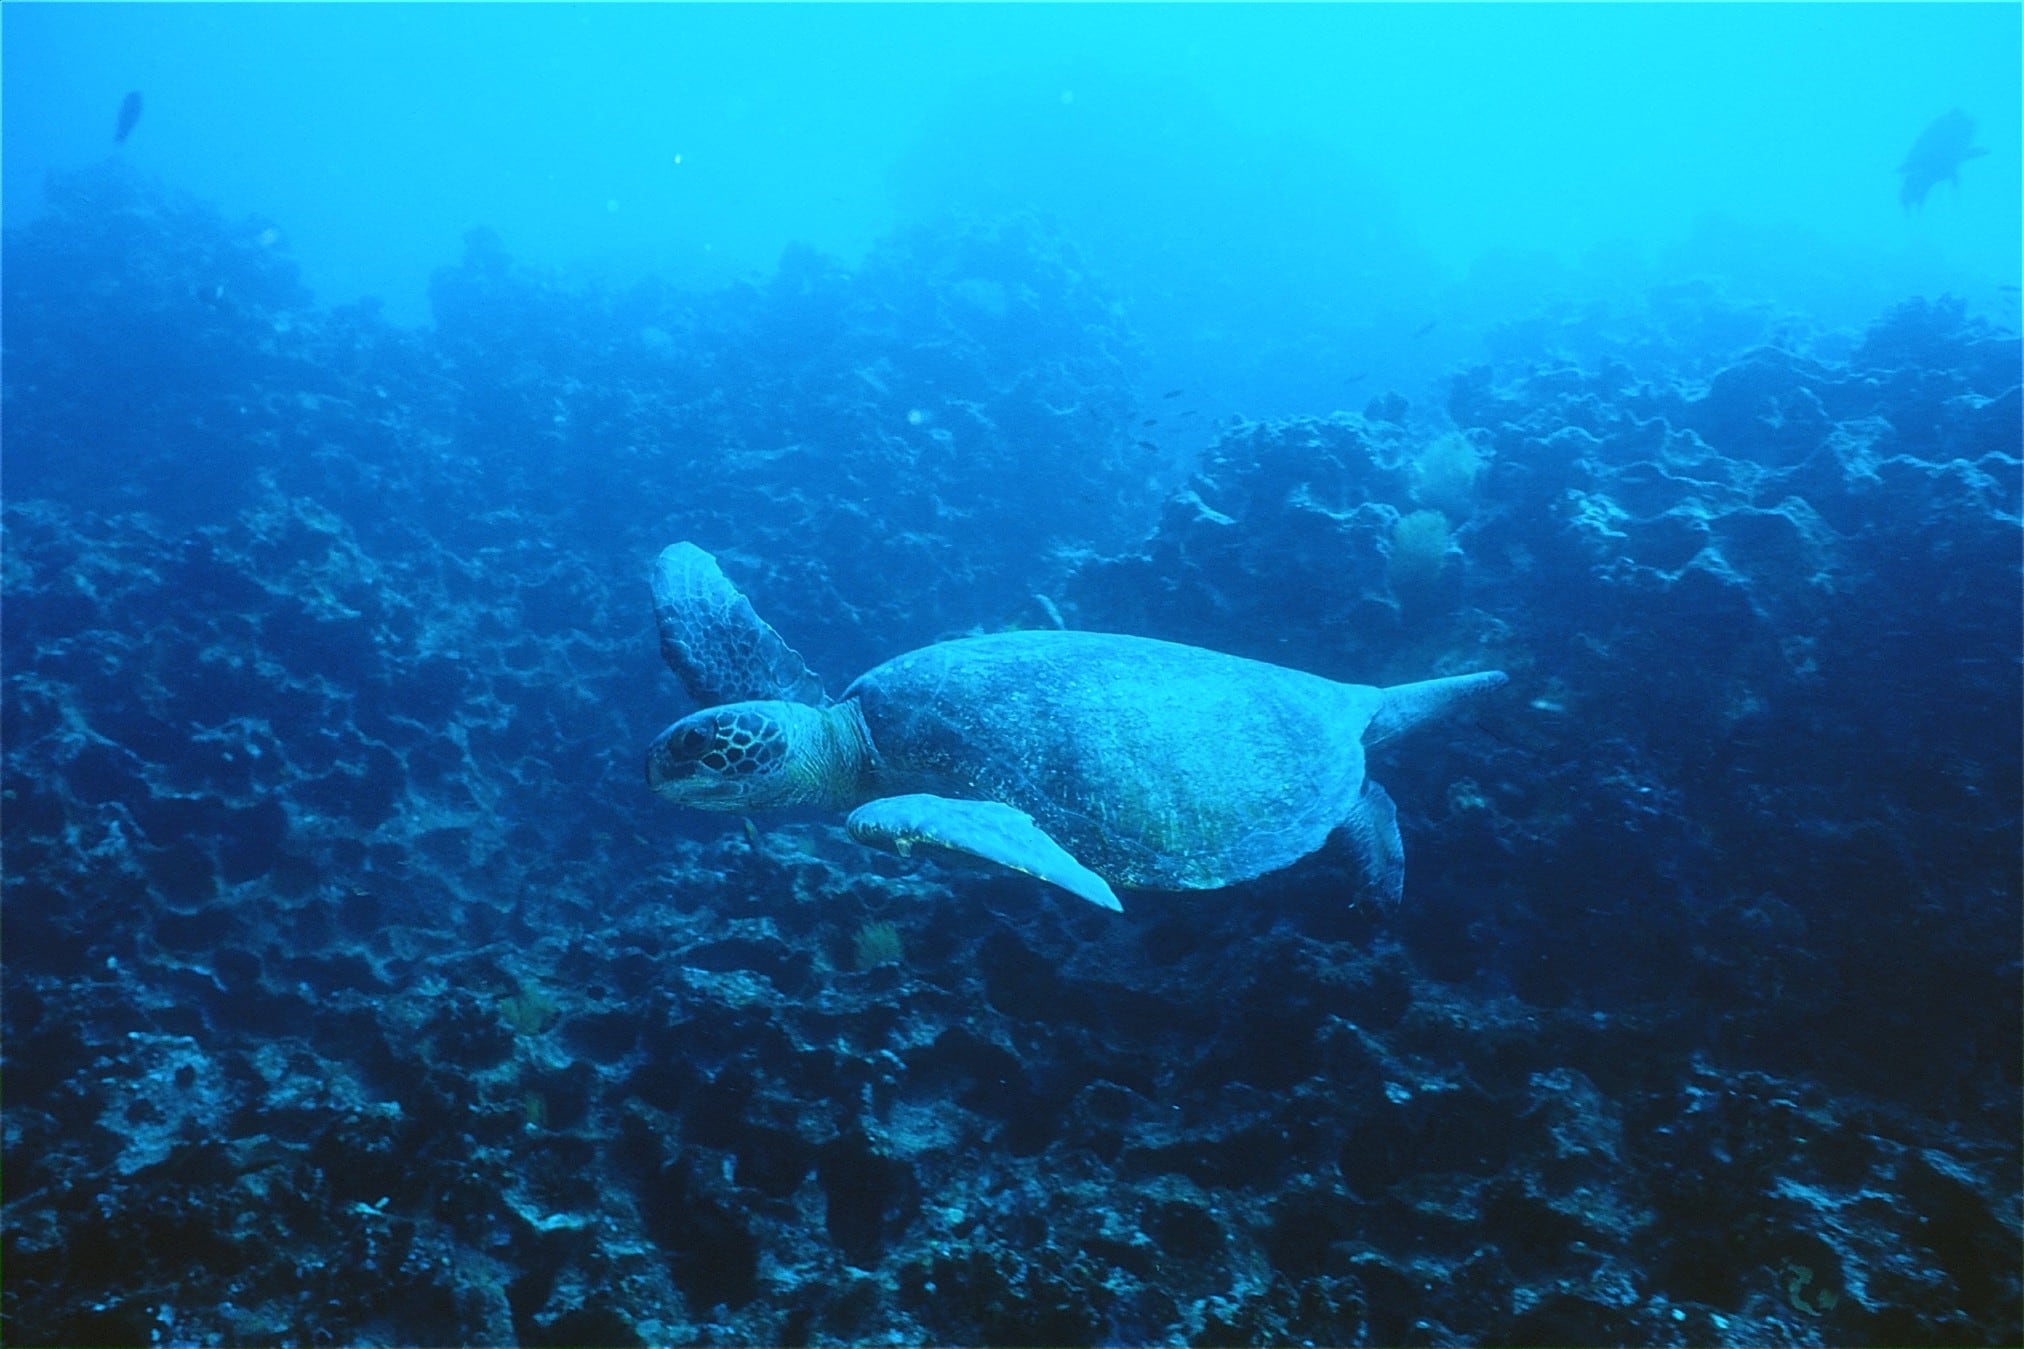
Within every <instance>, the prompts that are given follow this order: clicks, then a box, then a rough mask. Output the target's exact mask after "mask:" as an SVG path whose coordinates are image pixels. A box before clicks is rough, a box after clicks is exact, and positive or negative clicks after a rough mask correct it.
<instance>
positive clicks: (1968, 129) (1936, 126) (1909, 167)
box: [1898, 108, 1989, 211]
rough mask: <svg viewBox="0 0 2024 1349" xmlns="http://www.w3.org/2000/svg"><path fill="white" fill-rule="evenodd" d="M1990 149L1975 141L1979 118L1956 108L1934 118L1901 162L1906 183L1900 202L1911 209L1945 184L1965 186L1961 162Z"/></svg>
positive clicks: (1901, 190) (1901, 169)
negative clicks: (1976, 121)
mask: <svg viewBox="0 0 2024 1349" xmlns="http://www.w3.org/2000/svg"><path fill="white" fill-rule="evenodd" d="M1988 153H1989V151H1988V148H1987V147H1986V146H1981V145H1977V144H1975V119H1974V118H1972V117H1970V116H1968V114H1966V113H1965V112H1962V111H1961V110H1960V109H1959V108H1955V109H1953V110H1952V111H1950V112H1947V113H1944V114H1942V115H1941V116H1939V117H1936V118H1934V119H1933V122H1932V124H1931V125H1930V126H1928V127H1927V128H1926V129H1925V130H1924V131H1921V132H1920V133H1919V138H1918V140H1917V141H1916V142H1914V143H1913V145H1912V148H1911V153H1910V154H1908V155H1906V156H1905V162H1904V163H1902V164H1900V165H1898V174H1899V176H1901V177H1902V178H1903V179H1904V182H1902V183H1900V184H1899V185H1898V202H1899V204H1901V205H1902V206H1903V207H1904V208H1905V209H1906V210H1907V211H1913V210H1917V209H1918V208H1919V207H1921V206H1923V205H1925V204H1926V194H1927V193H1929V192H1931V191H1932V190H1933V189H1934V188H1935V187H1938V186H1939V185H1940V184H1941V183H1952V184H1953V185H1954V186H1955V187H1957V188H1958V187H1959V186H1960V185H1961V174H1960V169H1961V165H1962V164H1964V163H1966V162H1967V161H1968V160H1970V159H1974V158H1976V157H1977V156H1979V155H1986V154H1988Z"/></svg>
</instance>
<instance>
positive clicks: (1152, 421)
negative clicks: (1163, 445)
mask: <svg viewBox="0 0 2024 1349" xmlns="http://www.w3.org/2000/svg"><path fill="white" fill-rule="evenodd" d="M1159 424H1160V419H1159V418H1158V417H1148V418H1146V419H1145V420H1144V421H1142V422H1140V423H1139V425H1140V426H1158V425H1159Z"/></svg>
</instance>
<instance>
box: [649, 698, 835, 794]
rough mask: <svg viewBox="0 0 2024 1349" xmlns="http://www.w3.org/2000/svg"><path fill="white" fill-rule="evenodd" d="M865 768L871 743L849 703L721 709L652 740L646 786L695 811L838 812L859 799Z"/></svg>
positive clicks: (744, 704) (706, 711)
mask: <svg viewBox="0 0 2024 1349" xmlns="http://www.w3.org/2000/svg"><path fill="white" fill-rule="evenodd" d="M871 764H872V754H871V737H870V734H869V733H868V732H867V731H866V730H865V726H864V718H863V717H862V716H861V715H859V713H858V710H857V705H856V704H855V703H839V704H837V705H835V706H833V707H811V706H809V705H807V704H806V703H790V702H782V701H772V700H768V701H759V702H742V703H725V704H723V705H722V706H719V707H706V708H704V709H703V710H702V711H700V712H693V713H691V714H690V715H688V716H686V717H683V718H682V719H681V720H680V721H678V722H676V723H675V724H674V725H672V726H670V727H668V728H667V729H666V730H665V731H662V732H661V733H660V734H659V735H658V736H656V737H654V742H653V744H651V745H649V746H647V786H648V787H650V788H652V789H653V790H654V791H655V792H656V793H658V794H659V795H661V796H663V797H665V798H666V799H668V800H670V801H673V802H674V803H676V804H677V805H683V806H691V807H694V808H696V809H698V810H764V809H767V808H769V807H774V806H827V807H829V808H831V809H838V810H842V809H848V808H850V807H852V806H855V805H857V804H858V803H859V802H861V801H862V800H863V799H864V792H865V788H864V783H865V779H866V778H867V777H868V776H869V774H870V772H871Z"/></svg>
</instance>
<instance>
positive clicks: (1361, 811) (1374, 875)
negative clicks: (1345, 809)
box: [1342, 778, 1406, 909]
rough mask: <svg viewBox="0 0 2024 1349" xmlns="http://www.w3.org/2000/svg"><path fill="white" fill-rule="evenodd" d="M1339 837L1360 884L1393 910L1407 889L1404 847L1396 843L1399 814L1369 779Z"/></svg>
mask: <svg viewBox="0 0 2024 1349" xmlns="http://www.w3.org/2000/svg"><path fill="white" fill-rule="evenodd" d="M1342 835H1343V837H1344V838H1345V839H1346V840H1348V842H1349V850H1350V852H1351V853H1352V854H1353V855H1354V856H1355V857H1356V861H1357V865H1358V867H1359V868H1360V869H1361V870H1362V872H1363V883H1364V886H1365V888H1366V889H1368V890H1369V891H1370V893H1371V894H1373V895H1375V896H1376V897H1377V899H1378V902H1379V903H1381V904H1383V905H1384V906H1385V907H1386V908H1388V909H1395V908H1397V907H1398V903H1399V900H1400V898H1401V897H1403V896H1404V894H1405V890H1406V845H1405V844H1404V843H1402V842H1400V841H1399V812H1398V807H1396V806H1394V805H1393V804H1392V799H1391V796H1390V795H1389V794H1388V793H1387V792H1386V791H1385V789H1384V788H1382V787H1380V786H1378V785H1377V784H1376V783H1375V782H1372V781H1371V780H1370V779H1369V778H1365V779H1364V780H1363V791H1362V793H1361V794H1359V795H1358V796H1357V798H1356V804H1355V805H1353V806H1351V807H1350V808H1349V815H1348V817H1347V818H1346V819H1344V820H1343V822H1342Z"/></svg>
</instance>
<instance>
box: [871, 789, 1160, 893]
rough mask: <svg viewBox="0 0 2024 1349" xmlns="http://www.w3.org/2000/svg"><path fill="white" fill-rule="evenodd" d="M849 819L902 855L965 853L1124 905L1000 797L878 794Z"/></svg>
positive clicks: (878, 843) (873, 842) (879, 845)
mask: <svg viewBox="0 0 2024 1349" xmlns="http://www.w3.org/2000/svg"><path fill="white" fill-rule="evenodd" d="M847 823H848V827H849V829H850V836H851V837H852V838H854V839H856V840H857V841H858V842H859V843H865V844H869V845H871V846H872V847H875V848H887V849H890V850H891V851H893V852H896V853H898V854H900V856H902V857H905V856H908V855H910V854H911V853H912V852H913V851H914V849H916V848H939V849H943V850H945V851H948V852H956V853H963V854H966V855H968V856H970V857H978V858H982V859H983V860H984V861H986V862H996V863H997V864H998V865H1000V866H1004V867H1010V868H1011V869H1012V870H1014V871H1023V872H1025V873H1026V874H1027V875H1028V876H1032V877H1035V878H1036V879H1039V880H1043V881H1046V882H1047V883H1048V884H1050V885H1058V886H1060V887H1061V888H1062V889H1064V890H1066V891H1068V892H1069V893H1070V894H1072V895H1076V896H1078V897H1080V898H1082V899H1086V900H1088V901H1089V902H1090V903H1092V904H1094V905H1097V906H1098V907H1099V908H1105V909H1110V910H1112V911H1113V912H1120V913H1121V912H1123V910H1124V905H1122V904H1120V903H1118V899H1117V896H1116V895H1115V894H1114V893H1112V891H1111V888H1110V885H1109V883H1108V882H1106V881H1105V880H1104V879H1103V877H1101V876H1099V875H1097V874H1096V873H1095V872H1094V871H1091V870H1090V869H1089V868H1088V867H1086V866H1084V865H1083V864H1082V863H1080V862H1078V861H1076V860H1075V859H1074V858H1073V857H1071V856H1069V854H1068V851H1067V850H1066V849H1065V848H1063V847H1062V846H1061V845H1060V844H1059V843H1056V842H1055V841H1054V840H1053V839H1051V838H1049V837H1048V836H1047V834H1046V832H1045V831H1043V830H1042V829H1041V828H1040V826H1039V825H1037V824H1035V823H1033V817H1032V816H1031V815H1028V814H1027V813H1026V812H1025V811H1023V810H1018V809H1015V808H1014V807H1012V806H1008V805H1005V804H1003V803H1001V802H998V801H959V800H955V799H953V798H951V797H946V796H928V795H924V794H914V795H909V796H882V797H880V798H879V799H878V800H876V801H867V802H866V803H865V804H864V805H861V806H859V807H858V808H857V809H856V810H854V811H852V812H851V813H850V819H849V821H848V822H847Z"/></svg>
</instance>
